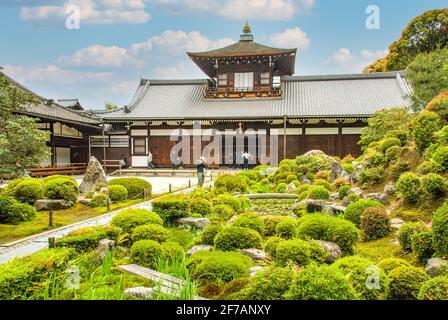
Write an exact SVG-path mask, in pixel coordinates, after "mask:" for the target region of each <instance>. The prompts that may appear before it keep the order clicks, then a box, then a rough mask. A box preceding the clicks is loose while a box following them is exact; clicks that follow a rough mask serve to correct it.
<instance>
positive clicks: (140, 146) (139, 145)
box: [134, 138, 146, 155]
mask: <svg viewBox="0 0 448 320" xmlns="http://www.w3.org/2000/svg"><path fill="white" fill-rule="evenodd" d="M134 154H135V155H146V138H134Z"/></svg>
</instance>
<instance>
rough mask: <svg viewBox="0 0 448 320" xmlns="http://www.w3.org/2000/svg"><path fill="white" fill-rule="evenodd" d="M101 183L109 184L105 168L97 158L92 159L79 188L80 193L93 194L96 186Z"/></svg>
mask: <svg viewBox="0 0 448 320" xmlns="http://www.w3.org/2000/svg"><path fill="white" fill-rule="evenodd" d="M99 182H102V183H107V177H106V172H104V169H103V166H102V165H101V163H100V162H99V161H98V160H97V159H96V158H95V157H90V161H89V165H88V166H87V170H86V175H85V176H84V179H83V180H82V182H81V185H80V186H79V191H80V192H81V193H88V192H92V191H94V189H95V185H96V184H97V183H99Z"/></svg>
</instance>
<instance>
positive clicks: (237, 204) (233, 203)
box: [213, 194, 243, 213]
mask: <svg viewBox="0 0 448 320" xmlns="http://www.w3.org/2000/svg"><path fill="white" fill-rule="evenodd" d="M213 204H214V205H219V204H225V205H228V206H229V207H231V208H232V210H233V211H234V212H236V213H241V212H242V211H243V208H242V206H241V204H242V202H241V201H240V199H238V197H234V196H232V195H229V194H222V195H219V196H217V197H216V198H214V199H213Z"/></svg>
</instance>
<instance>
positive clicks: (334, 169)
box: [330, 161, 344, 182]
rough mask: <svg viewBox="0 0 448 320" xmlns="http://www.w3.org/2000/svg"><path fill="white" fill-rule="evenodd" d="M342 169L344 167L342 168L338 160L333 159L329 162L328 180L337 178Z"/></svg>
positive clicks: (331, 180)
mask: <svg viewBox="0 0 448 320" xmlns="http://www.w3.org/2000/svg"><path fill="white" fill-rule="evenodd" d="M342 171H344V169H342V166H341V164H340V163H339V162H338V161H333V162H332V163H331V175H330V182H333V181H334V180H336V179H337V178H340V177H341V174H342Z"/></svg>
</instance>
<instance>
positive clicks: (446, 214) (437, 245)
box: [432, 204, 448, 258]
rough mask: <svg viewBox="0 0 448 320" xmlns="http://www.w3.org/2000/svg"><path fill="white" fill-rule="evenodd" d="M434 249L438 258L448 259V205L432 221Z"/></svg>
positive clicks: (439, 210) (441, 208)
mask: <svg viewBox="0 0 448 320" xmlns="http://www.w3.org/2000/svg"><path fill="white" fill-rule="evenodd" d="M432 230H433V232H434V241H433V243H434V249H435V250H436V253H437V255H438V256H440V257H443V258H448V204H445V205H444V206H442V207H440V208H439V209H438V210H437V211H436V213H435V214H434V218H433V220H432Z"/></svg>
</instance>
